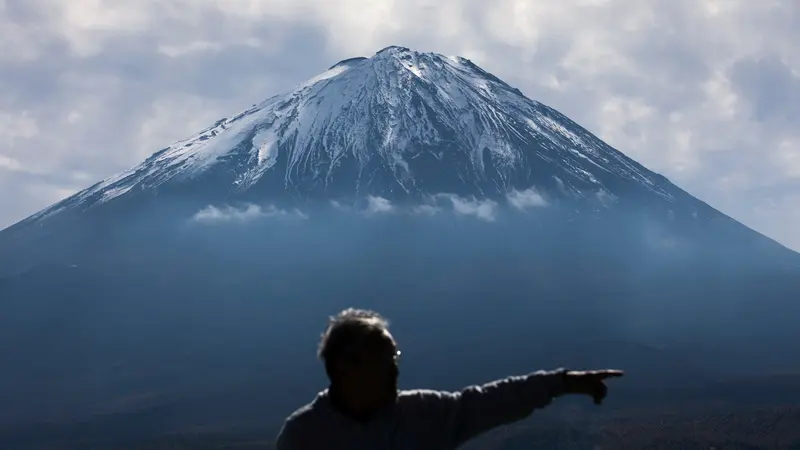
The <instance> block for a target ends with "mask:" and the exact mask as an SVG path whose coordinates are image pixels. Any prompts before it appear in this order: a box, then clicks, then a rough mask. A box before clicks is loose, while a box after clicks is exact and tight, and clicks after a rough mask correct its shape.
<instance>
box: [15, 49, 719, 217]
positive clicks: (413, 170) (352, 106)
mask: <svg viewBox="0 0 800 450" xmlns="http://www.w3.org/2000/svg"><path fill="white" fill-rule="evenodd" d="M172 193H175V194H177V195H184V196H186V195H193V196H195V197H196V198H197V199H198V201H201V202H206V203H211V202H215V201H222V200H223V199H224V200H225V201H234V200H240V201H248V202H251V201H254V202H259V201H265V200H268V201H269V202H271V203H279V204H296V203H301V204H302V203H305V202H309V201H320V200H322V201H330V200H336V201H343V202H350V201H354V200H356V199H359V198H362V199H364V198H369V197H373V198H381V199H386V200H388V201H391V202H400V203H408V202H420V201H426V200H430V198H431V197H436V196H437V195H442V194H444V195H457V196H459V197H464V198H478V199H493V200H498V199H508V198H509V197H511V198H517V199H518V201H524V200H521V199H523V198H529V197H530V198H531V200H530V201H533V202H551V201H554V202H561V201H563V200H569V201H575V200H578V199H582V200H586V201H594V202H596V203H599V204H606V203H609V202H614V201H620V202H622V203H623V204H630V203H633V202H634V201H639V203H638V204H637V206H636V207H641V206H642V205H645V204H650V203H653V204H658V205H660V206H661V208H662V209H664V210H673V211H675V210H680V211H683V212H685V213H686V214H689V215H692V216H697V215H698V214H702V215H703V216H704V217H709V216H718V214H717V213H715V212H713V211H712V210H711V209H709V208H708V207H705V206H704V205H702V204H701V203H700V202H698V201H696V200H695V199H694V198H692V197H691V196H689V195H687V194H685V193H684V192H683V191H681V190H680V189H678V188H677V187H675V186H674V185H672V184H671V183H670V182H669V181H668V180H666V179H665V178H664V177H662V176H660V175H658V174H655V173H653V172H651V171H649V170H647V169H646V168H644V167H643V166H642V165H640V164H638V163H637V162H636V161H633V160H632V159H630V158H628V157H626V156H625V155H623V154H622V153H620V152H618V151H616V150H614V149H613V148H611V147H609V146H608V145H606V144H605V143H604V142H602V141H601V140H599V139H598V138H597V137H595V136H593V135H592V134H591V133H589V132H588V131H586V130H585V129H583V128H581V127H580V126H578V125H577V124H575V123H574V122H572V121H571V120H569V119H568V118H566V117H564V116H563V115H562V114H560V113H558V112H557V111H555V110H553V109H552V108H549V107H547V106H545V105H543V104H541V103H538V102H536V101H533V100H530V99H528V98H527V97H525V96H524V95H523V94H522V93H521V92H520V91H519V90H517V89H515V88H512V87H511V86H509V85H507V84H506V83H504V82H503V81H501V80H500V79H498V78H496V77H495V76H493V75H491V74H489V73H487V72H485V71H484V70H483V69H481V68H480V67H478V66H476V65H475V64H473V63H472V62H471V61H469V60H467V59H464V58H461V57H445V56H442V55H438V54H432V53H418V52H415V51H411V50H409V49H407V48H403V47H388V48H385V49H383V50H381V51H379V52H378V53H376V54H375V55H374V56H373V57H371V58H352V59H347V60H344V61H341V62H339V63H337V64H335V65H333V66H332V67H330V68H329V69H328V70H326V71H325V72H323V73H321V74H319V75H317V76H315V77H313V78H311V79H310V80H308V81H306V82H304V83H302V84H300V85H299V86H298V87H297V88H296V89H294V90H293V91H292V92H290V93H288V94H282V95H277V96H274V97H272V98H270V99H268V100H266V101H264V102H261V103H260V104H257V105H254V106H253V107H252V108H250V109H248V110H246V111H243V112H241V113H239V114H236V115H234V116H233V117H230V118H223V119H220V120H219V121H217V122H216V123H215V124H214V125H213V126H211V127H209V128H207V129H205V130H203V131H201V132H200V133H198V134H196V135H194V136H191V137H189V138H187V139H184V140H181V141H178V142H175V143H173V144H172V145H170V146H169V147H167V148H165V149H163V150H160V151H158V152H156V153H155V154H154V155H152V156H151V157H150V158H148V159H147V160H146V161H144V162H143V163H142V164H140V165H138V166H136V167H134V168H132V169H130V170H127V171H125V172H123V173H120V174H118V175H116V176H112V177H110V178H107V179H105V180H103V181H101V182H100V183H97V184H95V185H94V186H91V187H90V188H88V189H86V190H84V191H82V192H79V193H77V194H75V195H74V196H72V197H70V198H68V199H66V200H64V201H62V202H59V203H57V204H56V205H53V206H52V207H50V208H47V209H45V210H44V211H42V212H40V213H38V214H35V215H34V216H32V217H31V218H29V219H28V220H25V221H23V222H22V223H21V224H20V226H25V225H26V224H30V223H32V222H42V221H44V220H45V219H49V218H51V217H52V216H54V215H58V214H65V213H69V212H74V211H87V210H90V209H93V208H100V209H102V208H103V207H104V205H106V204H108V203H111V202H119V201H128V200H130V199H134V198H142V197H148V196H149V197H153V196H156V195H159V196H160V195H165V194H172ZM675 212H677V211H675Z"/></svg>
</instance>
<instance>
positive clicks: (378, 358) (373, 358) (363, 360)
mask: <svg viewBox="0 0 800 450" xmlns="http://www.w3.org/2000/svg"><path fill="white" fill-rule="evenodd" d="M402 354H403V352H401V351H400V350H394V353H391V360H390V359H389V354H383V355H379V354H372V355H370V354H369V353H366V354H365V353H361V352H358V353H352V354H349V355H347V356H345V357H344V358H343V360H344V361H346V362H348V363H350V364H355V365H364V364H367V365H375V364H384V363H389V362H390V361H391V362H392V363H394V364H399V363H400V357H401V356H402Z"/></svg>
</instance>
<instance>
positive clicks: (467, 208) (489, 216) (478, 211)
mask: <svg viewBox="0 0 800 450" xmlns="http://www.w3.org/2000/svg"><path fill="white" fill-rule="evenodd" d="M436 197H438V198H444V199H447V200H449V201H450V203H451V204H452V206H453V211H454V212H455V213H456V214H461V215H465V216H475V217H477V218H479V219H481V220H485V221H487V222H494V221H495V219H496V218H497V206H498V205H497V202H495V201H493V200H478V199H474V198H472V199H470V198H463V197H459V196H458V195H454V194H437V195H436Z"/></svg>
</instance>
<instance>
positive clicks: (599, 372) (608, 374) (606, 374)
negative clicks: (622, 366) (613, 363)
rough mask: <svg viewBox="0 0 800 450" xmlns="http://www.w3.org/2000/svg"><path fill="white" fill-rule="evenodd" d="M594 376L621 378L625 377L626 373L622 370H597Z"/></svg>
mask: <svg viewBox="0 0 800 450" xmlns="http://www.w3.org/2000/svg"><path fill="white" fill-rule="evenodd" d="M593 374H594V375H597V376H599V377H602V378H619V377H621V376H623V375H625V372H624V371H622V370H596V371H594V373H593Z"/></svg>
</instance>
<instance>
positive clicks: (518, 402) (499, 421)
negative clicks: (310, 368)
mask: <svg viewBox="0 0 800 450" xmlns="http://www.w3.org/2000/svg"><path fill="white" fill-rule="evenodd" d="M399 356H400V351H399V350H398V348H397V343H396V342H395V341H394V338H392V335H391V334H390V333H389V330H388V328H387V321H386V320H385V319H384V318H382V317H381V316H380V315H379V314H377V313H375V312H371V311H365V310H357V309H348V310H345V311H342V312H341V313H339V314H338V315H337V316H336V317H333V318H331V321H330V324H329V325H328V328H327V329H326V330H325V332H324V333H323V335H322V341H321V342H320V346H319V357H320V358H321V359H322V360H323V361H324V363H325V370H326V372H327V374H328V378H329V379H330V386H329V388H328V389H327V390H325V391H323V392H321V393H319V394H318V395H317V398H316V399H315V400H314V401H313V402H311V403H310V404H308V405H306V406H304V407H302V408H300V409H298V410H297V411H295V412H294V413H293V414H292V415H291V416H289V418H288V419H286V422H285V423H284V425H283V429H282V430H281V432H280V434H279V435H278V438H277V443H276V445H277V450H329V449H330V450H334V449H335V450H358V449H364V450H381V449H386V450H390V449H391V450H404V449H409V450H410V449H414V450H434V449H435V450H440V449H454V448H456V447H458V446H459V445H461V444H462V443H464V442H466V441H467V440H469V439H471V438H473V437H475V436H477V435H479V434H481V433H483V432H485V431H488V430H490V429H492V428H495V427H498V426H500V425H505V424H508V423H511V422H515V421H518V420H520V419H523V418H525V417H527V416H528V415H529V414H530V413H531V412H533V410H535V409H538V408H543V407H545V406H547V405H548V404H549V403H550V402H551V401H552V399H553V398H555V397H558V396H561V395H564V394H583V395H588V396H590V397H592V398H593V399H594V401H595V403H597V404H600V403H601V402H602V401H603V399H604V398H605V396H606V392H607V388H606V385H605V384H604V380H606V379H607V378H612V377H619V376H622V372H621V371H618V370H598V371H591V372H571V371H565V370H563V369H562V370H556V371H551V372H544V371H540V372H534V373H531V374H528V375H523V376H514V377H508V378H505V379H502V380H497V381H494V382H491V383H488V384H485V385H483V386H471V387H468V388H465V389H463V390H461V391H460V392H454V393H451V392H440V391H431V390H412V391H398V389H397V378H398V375H399V370H398V365H397V363H398V358H399Z"/></svg>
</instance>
